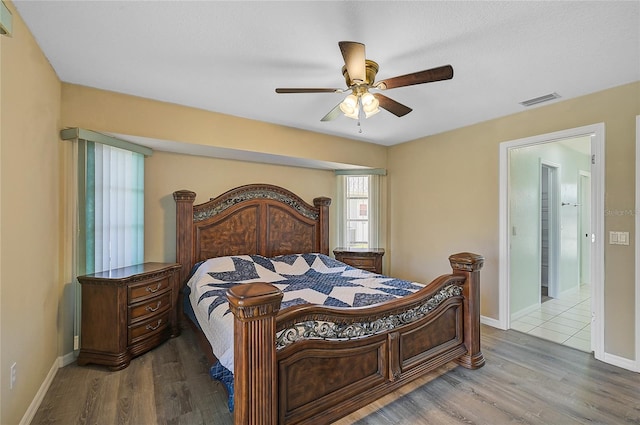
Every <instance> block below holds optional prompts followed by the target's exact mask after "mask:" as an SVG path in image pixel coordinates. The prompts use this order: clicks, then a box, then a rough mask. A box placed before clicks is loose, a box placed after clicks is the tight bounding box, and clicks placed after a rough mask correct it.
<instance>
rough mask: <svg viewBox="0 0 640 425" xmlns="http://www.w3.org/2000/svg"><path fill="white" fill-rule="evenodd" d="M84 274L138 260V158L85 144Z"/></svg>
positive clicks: (141, 164) (141, 181)
mask: <svg viewBox="0 0 640 425" xmlns="http://www.w3.org/2000/svg"><path fill="white" fill-rule="evenodd" d="M85 143H86V148H85V149H86V185H85V201H84V214H83V215H84V219H85V235H84V240H85V242H84V245H85V267H84V268H85V271H84V272H85V273H94V272H99V271H104V270H109V269H114V268H120V267H126V266H130V265H134V264H138V263H142V262H143V259H144V155H142V154H140V153H137V152H132V151H129V150H126V149H121V148H117V147H114V146H110V145H106V144H102V143H96V142H91V141H86V142H85Z"/></svg>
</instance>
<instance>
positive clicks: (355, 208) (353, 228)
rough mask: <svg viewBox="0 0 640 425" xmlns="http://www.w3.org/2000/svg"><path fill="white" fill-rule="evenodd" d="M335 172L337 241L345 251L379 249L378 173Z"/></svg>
mask: <svg viewBox="0 0 640 425" xmlns="http://www.w3.org/2000/svg"><path fill="white" fill-rule="evenodd" d="M367 172H371V174H364V173H362V172H360V173H361V174H354V173H353V172H352V171H351V170H349V171H336V174H337V175H338V202H337V205H338V233H339V235H338V240H339V241H340V242H339V245H340V246H342V247H346V248H380V246H379V240H380V218H379V217H380V214H379V211H380V196H379V191H380V174H382V173H383V172H384V170H367Z"/></svg>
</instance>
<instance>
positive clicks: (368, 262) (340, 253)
mask: <svg viewBox="0 0 640 425" xmlns="http://www.w3.org/2000/svg"><path fill="white" fill-rule="evenodd" d="M333 255H335V257H336V260H338V261H342V262H343V263H346V264H349V265H350V266H353V267H357V268H359V269H363V270H367V271H370V272H373V273H377V274H382V256H383V255H384V249H382V248H336V249H334V250H333Z"/></svg>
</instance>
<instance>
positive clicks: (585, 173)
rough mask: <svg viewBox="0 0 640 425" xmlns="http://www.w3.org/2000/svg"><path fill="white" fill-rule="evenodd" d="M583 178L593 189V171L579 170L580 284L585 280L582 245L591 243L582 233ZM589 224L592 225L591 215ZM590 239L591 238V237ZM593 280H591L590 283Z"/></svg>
mask: <svg viewBox="0 0 640 425" xmlns="http://www.w3.org/2000/svg"><path fill="white" fill-rule="evenodd" d="M583 178H587V179H589V189H591V172H590V171H584V170H580V171H578V203H579V204H580V209H579V211H580V212H579V217H580V221H579V224H578V225H579V226H580V230H579V233H578V240H579V241H580V244H579V249H580V285H582V284H583V283H584V282H583V281H582V268H583V260H584V258H583V253H582V247H583V245H587V244H590V242H586V241H585V240H584V238H583V237H582V234H583V233H584V229H583V227H582V224H583V209H582V208H583V204H584V199H583V197H582V191H583V190H584V187H583V186H584V185H583V183H582V182H583ZM590 213H591V199H589V214H590ZM589 226H591V216H589ZM589 233H592V232H591V228H589ZM589 239H590V238H589ZM588 246H589V252H591V245H588ZM590 260H591V254H589V261H590ZM590 283H591V282H590V281H589V284H590Z"/></svg>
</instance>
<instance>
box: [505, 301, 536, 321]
mask: <svg viewBox="0 0 640 425" xmlns="http://www.w3.org/2000/svg"><path fill="white" fill-rule="evenodd" d="M539 308H540V303H537V304H533V305H530V306H529V307H526V308H523V309H522V310H520V311H516V312H515V313H512V314H511V321H512V322H514V321H516V320H518V319H520V318H521V317H524V316H526V315H527V314H529V313H533V312H534V311H536V310H538V309H539Z"/></svg>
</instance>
